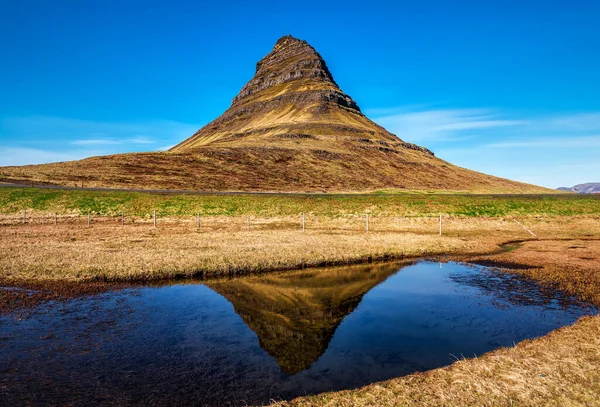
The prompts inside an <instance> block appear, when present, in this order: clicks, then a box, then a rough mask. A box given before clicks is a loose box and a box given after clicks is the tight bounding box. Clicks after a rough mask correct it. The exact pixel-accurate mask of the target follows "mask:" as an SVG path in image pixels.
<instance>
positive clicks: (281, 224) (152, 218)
mask: <svg viewBox="0 0 600 407" xmlns="http://www.w3.org/2000/svg"><path fill="white" fill-rule="evenodd" d="M446 217H447V216H446ZM442 219H443V216H442V215H439V217H438V216H412V217H408V216H405V217H390V216H373V215H372V214H344V215H341V216H333V217H332V216H323V215H315V214H312V213H300V214H297V215H282V216H270V217H268V216H260V215H237V216H236V215H231V216H225V215H215V216H210V215H202V214H199V213H197V214H190V215H175V216H173V215H168V216H161V214H160V213H159V212H158V211H153V212H152V213H150V214H147V215H145V216H139V215H127V214H126V213H121V214H118V215H97V214H91V213H90V214H87V215H86V214H77V213H75V214H59V213H34V212H32V211H27V210H24V211H23V213H22V214H19V215H15V214H12V215H0V226H19V225H30V226H33V225H38V226H42V225H46V226H64V225H69V226H73V227H88V228H93V227H95V226H110V225H112V226H115V227H122V228H124V227H128V226H148V227H151V228H153V229H160V228H172V227H188V228H194V229H197V230H219V229H222V230H226V229H228V230H231V229H237V230H245V231H252V230H265V229H293V230H300V231H302V232H306V231H307V230H318V229H327V230H330V231H334V230H338V231H362V232H365V233H369V232H375V231H394V229H397V228H398V226H400V225H401V224H405V225H406V224H419V225H420V226H423V224H424V223H426V224H431V225H432V231H433V230H435V231H438V228H437V227H438V223H439V233H440V234H441V233H442Z"/></svg>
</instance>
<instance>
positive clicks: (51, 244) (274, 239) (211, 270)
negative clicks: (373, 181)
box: [0, 216, 600, 282]
mask: <svg viewBox="0 0 600 407" xmlns="http://www.w3.org/2000/svg"><path fill="white" fill-rule="evenodd" d="M74 219H75V220H74V221H73V222H71V223H63V222H64V220H63V221H61V223H59V224H58V225H56V226H55V225H54V224H52V223H45V224H35V223H34V224H13V225H10V226H7V225H5V226H2V227H0V250H1V252H2V254H3V256H2V257H0V280H3V281H12V282H19V281H20V282H26V281H38V282H39V281H57V280H69V281H80V282H82V281H113V282H115V281H135V280H145V281H148V280H154V279H165V278H174V277H192V276H218V275H236V274H245V273H252V272H264V271H273V270H287V269H294V268H301V267H310V266H320V265H332V264H352V263H358V262H365V261H368V260H383V259H398V258H407V257H420V256H432V255H433V256H437V255H467V254H468V255H475V254H484V253H491V252H497V251H500V250H501V247H500V246H501V245H502V244H503V243H505V242H507V241H512V240H523V239H525V240H526V239H531V238H533V237H532V236H531V235H530V234H529V233H528V232H526V231H525V230H524V229H523V228H522V227H521V226H519V225H518V224H516V223H515V222H512V221H511V220H510V219H504V218H468V217H447V218H445V220H444V235H443V236H442V237H440V236H439V223H438V220H437V219H435V218H416V217H412V218H411V217H404V218H400V217H393V218H385V217H381V216H380V217H373V218H372V219H371V221H370V229H369V233H366V232H365V222H364V218H326V217H315V216H310V217H308V218H307V222H306V223H307V228H306V232H302V229H301V226H300V223H299V219H298V218H297V217H279V218H268V219H260V218H252V225H251V227H250V230H248V227H247V223H246V218H245V217H237V218H232V217H205V218H203V221H202V222H203V223H202V226H201V228H200V229H197V228H196V226H197V225H196V224H195V221H194V219H193V218H190V219H188V220H187V221H185V220H181V219H180V218H166V219H161V222H160V224H159V227H158V228H154V227H153V226H152V222H151V221H140V220H138V221H136V222H134V223H127V224H126V225H125V226H121V223H120V222H119V220H114V219H105V220H99V221H97V223H93V224H92V226H91V227H87V221H86V220H85V219H87V218H85V219H84V220H83V221H81V220H79V221H78V220H77V219H78V218H74ZM526 224H527V226H528V227H529V228H530V229H532V230H534V231H535V233H536V234H537V235H538V237H539V238H540V239H568V238H590V237H594V236H598V226H599V224H600V221H599V220H598V219H596V218H595V217H591V216H579V217H553V218H541V217H540V218H535V217H534V218H529V219H527V221H526Z"/></svg>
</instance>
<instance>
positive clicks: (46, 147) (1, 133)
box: [0, 116, 201, 165]
mask: <svg viewBox="0 0 600 407" xmlns="http://www.w3.org/2000/svg"><path fill="white" fill-rule="evenodd" d="M200 127H201V125H200V124H190V123H181V122H177V121H172V120H150V121H139V122H120V123H113V122H104V121H93V120H81V119H73V118H65V117H49V116H30V117H6V118H4V119H2V120H1V121H0V145H1V146H2V149H1V150H0V165H25V164H34V163H44V162H55V161H65V160H75V159H80V158H85V157H87V156H90V155H105V154H116V153H125V152H134V151H158V150H161V149H163V148H164V146H167V145H168V146H173V145H176V144H177V143H179V142H181V141H183V140H185V139H186V138H188V137H190V136H191V135H192V134H194V133H195V132H196V131H197V130H198V129H199V128H200ZM90 149H93V152H92V151H91V150H90Z"/></svg>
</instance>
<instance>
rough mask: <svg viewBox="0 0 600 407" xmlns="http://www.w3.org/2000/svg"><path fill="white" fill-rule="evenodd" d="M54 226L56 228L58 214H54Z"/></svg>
mask: <svg viewBox="0 0 600 407" xmlns="http://www.w3.org/2000/svg"><path fill="white" fill-rule="evenodd" d="M54 226H56V212H54Z"/></svg>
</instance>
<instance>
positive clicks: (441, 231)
mask: <svg viewBox="0 0 600 407" xmlns="http://www.w3.org/2000/svg"><path fill="white" fill-rule="evenodd" d="M441 235H442V214H441V213H440V236H441Z"/></svg>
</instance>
